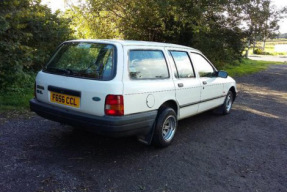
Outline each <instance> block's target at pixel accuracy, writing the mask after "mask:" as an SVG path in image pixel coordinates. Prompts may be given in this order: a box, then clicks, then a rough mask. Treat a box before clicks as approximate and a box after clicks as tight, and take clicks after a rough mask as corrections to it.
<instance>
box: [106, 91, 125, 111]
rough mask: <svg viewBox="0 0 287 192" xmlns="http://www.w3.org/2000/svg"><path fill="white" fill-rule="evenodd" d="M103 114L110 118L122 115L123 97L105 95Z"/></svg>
mask: <svg viewBox="0 0 287 192" xmlns="http://www.w3.org/2000/svg"><path fill="white" fill-rule="evenodd" d="M105 114H106V115H112V116H121V115H124V97H123V96H122V95H107V97H106V102H105Z"/></svg>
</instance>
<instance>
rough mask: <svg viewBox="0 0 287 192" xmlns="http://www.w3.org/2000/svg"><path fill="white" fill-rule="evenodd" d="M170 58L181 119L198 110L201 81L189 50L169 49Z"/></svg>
mask: <svg viewBox="0 0 287 192" xmlns="http://www.w3.org/2000/svg"><path fill="white" fill-rule="evenodd" d="M168 54H169V60H170V63H171V67H172V68H173V72H174V74H173V75H174V85H175V90H176V99H177V102H178V104H179V108H180V116H179V119H183V118H186V117H189V116H191V115H194V114H196V113H197V112H198V106H199V102H200V91H201V89H202V85H201V82H200V81H199V79H198V78H196V76H195V72H194V69H193V66H192V63H191V60H190V57H189V54H188V52H187V51H181V50H171V49H170V50H168Z"/></svg>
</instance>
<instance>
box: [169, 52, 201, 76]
mask: <svg viewBox="0 0 287 192" xmlns="http://www.w3.org/2000/svg"><path fill="white" fill-rule="evenodd" d="M172 51H174V52H185V53H187V57H188V59H189V61H190V64H191V68H192V70H193V74H194V76H193V77H184V78H182V77H179V74H178V69H177V65H176V62H175V60H174V58H173V56H172V54H171V52H172ZM168 52H169V53H170V56H171V58H172V60H173V62H174V65H175V68H176V73H177V76H178V77H174V78H176V79H192V78H196V73H195V70H194V66H193V63H192V60H191V58H190V54H189V52H188V51H183V50H173V49H169V50H168Z"/></svg>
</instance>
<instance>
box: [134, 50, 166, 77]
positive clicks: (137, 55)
mask: <svg viewBox="0 0 287 192" xmlns="http://www.w3.org/2000/svg"><path fill="white" fill-rule="evenodd" d="M129 75H130V78H131V79H165V78H168V77H169V72H168V68H167V63H166V60H165V57H164V54H163V52H162V51H160V50H130V51H129Z"/></svg>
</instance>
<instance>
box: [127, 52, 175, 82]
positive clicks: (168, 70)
mask: <svg viewBox="0 0 287 192" xmlns="http://www.w3.org/2000/svg"><path fill="white" fill-rule="evenodd" d="M131 51H161V52H162V54H163V58H164V60H165V65H166V68H167V73H168V77H166V78H142V79H133V78H131V76H130V52H131ZM128 75H129V79H130V80H132V81H141V80H166V79H170V69H169V66H168V64H167V60H166V55H165V53H164V51H163V50H162V49H152V48H149V49H139V48H137V49H129V50H128Z"/></svg>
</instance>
